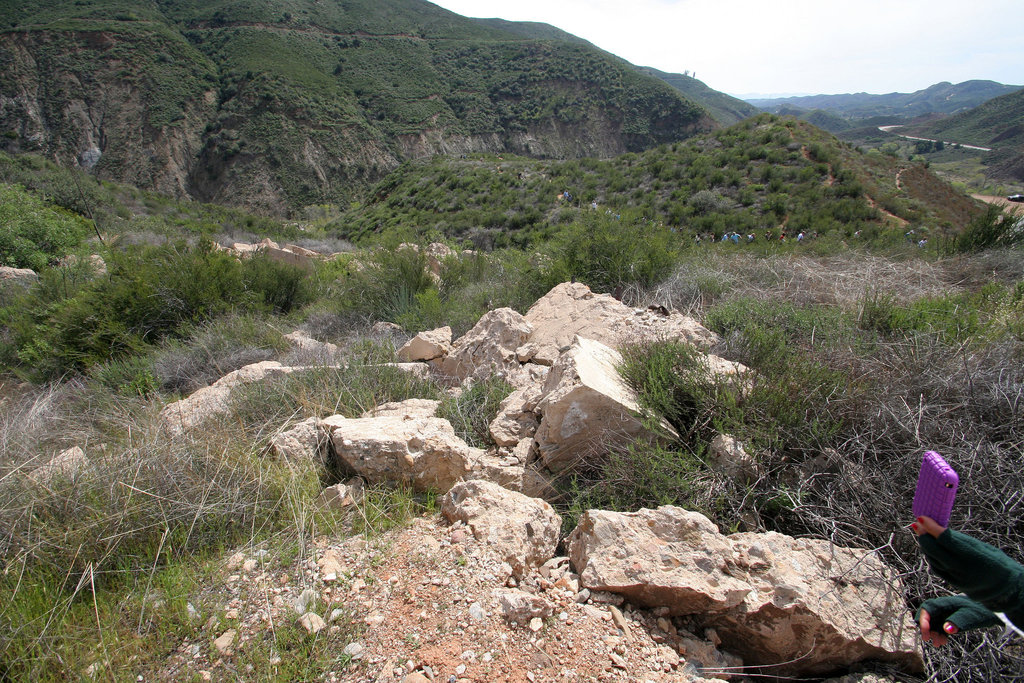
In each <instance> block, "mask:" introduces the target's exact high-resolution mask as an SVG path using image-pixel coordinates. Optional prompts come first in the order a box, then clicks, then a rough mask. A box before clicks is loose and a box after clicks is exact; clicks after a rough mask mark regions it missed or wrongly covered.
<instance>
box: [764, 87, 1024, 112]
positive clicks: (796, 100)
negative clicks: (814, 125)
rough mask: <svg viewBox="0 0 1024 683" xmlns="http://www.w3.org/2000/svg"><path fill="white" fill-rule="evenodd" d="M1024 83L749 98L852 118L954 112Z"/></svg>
mask: <svg viewBox="0 0 1024 683" xmlns="http://www.w3.org/2000/svg"><path fill="white" fill-rule="evenodd" d="M1021 88H1024V86H1020V85H1004V84H1002V83H996V82H995V81H987V80H970V81H963V82H962V83H957V84H953V83H950V82H948V81H942V82H940V83H936V84H934V85H931V86H929V87H927V88H924V89H922V90H917V91H914V92H912V93H900V92H892V93H885V94H871V93H866V92H860V93H843V94H836V95H806V96H799V97H780V98H771V99H748V100H745V101H746V102H748V103H749V104H752V105H754V106H756V107H758V108H759V109H762V110H764V111H771V112H773V113H779V112H778V109H779V108H781V107H786V108H796V109H800V110H815V109H823V110H826V111H829V112H832V113H834V114H839V115H840V116H843V117H844V118H848V119H864V118H871V117H873V116H903V117H906V118H913V117H914V116H920V115H922V114H929V113H943V114H951V113H955V112H958V111H963V110H966V109H970V108H973V107H975V106H978V105H979V104H981V103H982V102H984V101H986V100H989V99H992V98H993V97H998V96H1000V95H1005V94H1007V93H1010V92H1013V91H1015V90H1020V89H1021Z"/></svg>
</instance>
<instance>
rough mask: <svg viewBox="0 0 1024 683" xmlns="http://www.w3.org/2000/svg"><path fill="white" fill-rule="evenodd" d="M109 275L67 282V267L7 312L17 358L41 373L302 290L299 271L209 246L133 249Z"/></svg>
mask: <svg viewBox="0 0 1024 683" xmlns="http://www.w3.org/2000/svg"><path fill="white" fill-rule="evenodd" d="M107 267H108V273H107V275H106V276H104V277H99V278H94V279H92V280H86V279H78V280H75V281H74V282H72V283H71V285H72V286H69V283H68V278H67V277H66V274H65V273H64V272H53V273H49V274H47V275H46V276H45V277H44V283H43V285H42V286H41V287H40V288H38V289H37V290H36V291H35V292H33V293H32V294H31V295H30V296H28V297H27V298H26V300H24V301H23V302H22V305H20V306H17V307H15V306H9V307H8V308H7V310H6V311H5V318H6V322H7V323H8V326H9V329H10V331H11V332H12V333H13V338H14V343H13V347H14V349H15V352H16V359H17V361H18V362H19V363H20V364H21V366H22V367H24V368H26V369H27V370H28V371H29V372H30V373H31V374H33V375H34V376H37V377H53V376H56V375H59V374H62V373H65V372H68V371H80V370H83V369H85V368H88V367H90V366H92V365H94V364H97V363H103V362H105V361H107V360H108V359H123V358H125V357H127V356H130V355H135V354H141V353H145V352H146V351H147V350H148V349H149V346H150V345H151V344H153V343H155V342H158V341H160V340H162V339H165V338H174V337H179V336H181V335H182V334H183V333H184V331H185V330H186V329H188V328H189V327H190V326H192V325H195V324H199V323H203V322H205V321H209V320H212V319H214V318H216V317H219V316H222V315H225V314H227V313H229V312H232V311H235V310H238V311H246V310H251V311H266V310H274V309H277V310H283V309H288V308H290V307H291V306H295V305H298V304H299V303H301V302H302V301H303V300H305V299H306V298H308V293H307V292H306V289H305V287H306V286H305V285H304V284H301V282H300V281H299V279H298V278H299V273H298V272H297V271H296V269H294V268H291V267H287V266H280V265H279V264H271V263H268V262H265V261H261V260H256V261H254V262H245V263H239V262H238V261H236V260H235V259H234V258H233V257H232V256H231V255H229V254H226V253H223V252H218V251H215V250H214V249H212V248H211V247H210V246H209V245H204V246H199V247H188V246H185V245H183V244H178V245H173V246H163V247H146V248H137V247H132V248H129V249H128V250H127V251H125V252H120V253H114V254H111V256H110V259H109V261H108V264H107Z"/></svg>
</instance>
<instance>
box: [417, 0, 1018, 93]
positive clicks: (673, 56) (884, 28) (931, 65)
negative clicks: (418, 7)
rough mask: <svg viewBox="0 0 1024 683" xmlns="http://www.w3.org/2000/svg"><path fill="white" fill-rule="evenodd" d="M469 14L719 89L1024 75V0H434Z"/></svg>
mask: <svg viewBox="0 0 1024 683" xmlns="http://www.w3.org/2000/svg"><path fill="white" fill-rule="evenodd" d="M435 4H438V5H440V6H442V7H445V8H447V9H449V10H451V11H453V12H456V13H458V14H462V15H464V16H469V17H500V18H502V19H511V20H516V21H540V22H544V23H548V24H552V25H554V26H557V27H558V28H560V29H562V30H565V31H568V32H569V33H573V34H575V35H577V36H580V37H581V38H585V39H587V40H589V41H590V42H592V43H594V44H595V45H597V46H598V47H600V48H602V49H604V50H607V51H608V52H612V53H614V54H617V55H619V56H620V57H623V58H625V59H627V60H629V61H630V62H633V63H634V64H637V65H640V66H653V67H655V68H657V69H661V70H662V71H668V72H671V73H682V72H683V71H684V70H688V71H690V72H691V73H695V75H696V77H697V78H698V79H700V80H702V81H704V82H705V83H707V84H708V85H709V86H711V87H712V88H714V89H716V90H721V91H724V92H727V93H730V94H732V95H745V94H750V93H762V94H774V93H794V94H819V93H827V94H832V93H847V92H869V93H888V92H913V91H915V90H920V89H922V88H926V87H928V86H929V85H932V84H934V83H938V82H940V81H950V82H953V83H959V82H961V81H967V80H971V79H989V80H993V81H999V82H1000V83H1008V84H1013V85H1024V2H1021V0H884V1H883V0H855V1H853V2H838V1H837V0H774V1H773V0H759V1H756V0H435Z"/></svg>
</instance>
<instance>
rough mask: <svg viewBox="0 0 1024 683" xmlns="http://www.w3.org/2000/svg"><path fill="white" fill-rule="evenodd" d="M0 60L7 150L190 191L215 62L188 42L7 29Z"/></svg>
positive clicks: (173, 191)
mask: <svg viewBox="0 0 1024 683" xmlns="http://www.w3.org/2000/svg"><path fill="white" fill-rule="evenodd" d="M142 59H144V61H140V60H142ZM0 64H2V65H3V71H4V78H3V80H2V85H0V130H2V131H3V134H4V137H3V147H4V149H5V150H7V151H13V152H18V151H27V152H33V153H38V154H42V155H44V156H46V157H49V158H52V159H55V160H57V161H59V162H60V163H62V164H66V165H73V164H78V165H79V166H81V167H82V168H85V169H88V170H90V171H91V172H94V173H95V174H96V175H98V176H99V177H102V178H109V179H112V180H118V181H122V182H127V183H131V184H133V185H138V186H140V187H145V188H151V189H154V190H158V191H160V192H164V193H167V194H170V195H173V196H176V197H190V196H191V192H190V188H189V175H190V174H191V172H192V171H193V169H194V167H195V165H196V163H197V160H198V152H199V150H200V149H201V148H202V136H203V131H204V128H205V127H206V124H207V122H208V121H209V120H210V119H211V118H212V116H213V115H214V114H215V112H216V103H217V96H216V89H215V85H216V77H215V76H214V73H213V70H212V68H211V67H210V66H209V65H208V64H206V63H205V60H203V59H202V58H201V56H200V55H198V53H195V51H194V50H192V49H191V48H190V47H189V46H188V44H187V43H185V42H183V41H181V40H174V38H173V36H170V35H161V34H159V33H145V32H142V33H138V34H118V33H111V32H109V31H74V32H71V31H68V32H57V33H54V32H31V31H30V32H23V33H8V34H4V35H2V36H0Z"/></svg>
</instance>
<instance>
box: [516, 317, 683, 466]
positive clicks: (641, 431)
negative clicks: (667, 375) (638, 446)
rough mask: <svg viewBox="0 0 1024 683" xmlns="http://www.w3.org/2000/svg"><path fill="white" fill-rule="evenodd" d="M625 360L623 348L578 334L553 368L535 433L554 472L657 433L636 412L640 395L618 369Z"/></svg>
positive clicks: (538, 443) (547, 463)
mask: <svg viewBox="0 0 1024 683" xmlns="http://www.w3.org/2000/svg"><path fill="white" fill-rule="evenodd" d="M621 361H622V356H621V355H620V354H619V352H618V351H616V350H614V349H612V348H610V347H608V346H605V345H604V344H602V343H600V342H597V341H593V340H591V339H584V338H581V337H577V338H576V340H575V341H574V342H573V344H572V347H571V348H569V349H567V350H566V351H565V353H563V354H562V356H561V357H560V358H559V359H558V362H557V363H556V364H555V365H554V366H553V367H552V368H551V372H550V373H549V374H548V377H547V380H546V382H545V383H544V388H543V391H542V393H543V395H544V398H542V399H541V400H540V402H539V403H538V404H537V410H538V411H539V412H540V413H541V415H542V417H541V421H540V425H539V426H538V427H537V432H536V435H535V436H534V438H535V439H536V441H537V446H538V448H539V450H540V457H541V460H542V461H543V462H544V464H545V465H546V466H547V467H548V469H550V470H551V471H552V472H561V471H563V470H565V469H568V468H570V467H572V466H574V465H576V464H577V463H578V462H579V461H581V460H583V459H586V458H587V457H589V456H591V455H593V454H594V453H597V452H600V451H602V450H604V449H606V448H607V447H608V446H609V445H614V444H615V443H622V442H624V441H626V440H635V439H637V438H655V435H654V434H651V433H650V432H649V431H648V430H647V429H646V428H645V427H644V425H643V423H642V421H641V420H640V419H639V417H637V415H638V413H639V410H640V407H639V406H638V405H637V402H636V394H635V393H634V392H633V390H632V389H630V388H629V387H628V386H627V385H626V383H625V382H623V380H622V378H621V377H620V376H619V373H618V371H617V370H616V367H617V366H618V364H619V363H620V362H621ZM665 429H666V433H670V428H669V427H668V426H667V425H666V426H665Z"/></svg>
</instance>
